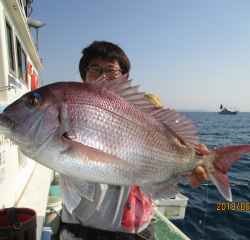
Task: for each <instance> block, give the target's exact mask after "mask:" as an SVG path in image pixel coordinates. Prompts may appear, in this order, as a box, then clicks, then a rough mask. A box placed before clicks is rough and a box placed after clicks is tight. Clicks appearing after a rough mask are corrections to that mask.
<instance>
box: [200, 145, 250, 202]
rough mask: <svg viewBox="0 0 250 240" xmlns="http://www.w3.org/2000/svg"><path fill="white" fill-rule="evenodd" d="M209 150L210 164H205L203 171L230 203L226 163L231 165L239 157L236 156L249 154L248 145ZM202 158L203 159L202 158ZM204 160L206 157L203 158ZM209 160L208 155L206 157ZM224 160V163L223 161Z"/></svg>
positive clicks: (249, 147) (249, 148) (230, 194)
mask: <svg viewBox="0 0 250 240" xmlns="http://www.w3.org/2000/svg"><path fill="white" fill-rule="evenodd" d="M210 150H211V158H212V161H213V162H212V164H213V167H212V168H211V162H208V161H206V162H205V171H206V174H207V176H208V177H209V179H210V180H211V181H212V182H213V183H214V185H215V186H216V187H217V188H218V190H219V191H220V192H221V194H222V195H223V196H224V197H225V198H226V199H227V200H228V201H230V202H231V201H232V193H231V188H230V185H229V181H228V177H227V170H228V169H229V168H230V167H231V164H229V163H228V162H226V161H229V162H231V163H234V162H236V161H237V160H238V159H240V158H241V156H239V155H237V154H245V153H247V152H250V145H239V146H229V147H221V148H213V149H210ZM203 158H204V157H203ZM205 158H206V157H205ZM207 158H210V155H208V156H207ZM225 160H226V161H225Z"/></svg>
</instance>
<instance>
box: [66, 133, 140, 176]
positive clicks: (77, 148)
mask: <svg viewBox="0 0 250 240" xmlns="http://www.w3.org/2000/svg"><path fill="white" fill-rule="evenodd" d="M62 140H63V142H64V143H65V144H66V145H67V147H68V148H67V150H66V151H73V152H77V153H78V154H79V155H82V156H84V157H86V158H88V160H90V161H96V162H103V163H112V164H120V165H123V166H126V167H129V168H131V169H132V170H134V171H136V172H138V173H139V174H140V175H142V174H141V172H140V171H138V170H137V169H136V168H135V167H134V166H132V165H131V164H129V163H127V162H125V161H123V160H122V159H120V158H119V157H117V156H115V155H113V154H110V153H106V152H104V151H102V150H99V149H96V148H93V147H89V146H87V145H84V144H82V143H79V142H75V141H72V140H71V139H69V138H67V137H66V136H64V135H62Z"/></svg>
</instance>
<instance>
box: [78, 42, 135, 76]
mask: <svg viewBox="0 0 250 240" xmlns="http://www.w3.org/2000/svg"><path fill="white" fill-rule="evenodd" d="M82 54H83V56H82V58H81V60H80V62H79V72H80V75H81V78H82V79H83V80H85V79H86V72H85V68H87V67H88V65H89V62H90V61H92V60H93V59H96V58H99V57H101V58H102V59H103V60H108V61H110V62H114V61H117V62H118V63H119V65H120V67H121V69H122V73H123V74H125V73H129V71H130V61H129V59H128V57H127V56H126V54H125V53H124V51H123V50H122V49H121V48H120V47H118V46H117V45H116V44H113V43H111V42H105V41H94V42H93V43H92V44H90V45H89V46H88V47H86V48H84V49H83V50H82Z"/></svg>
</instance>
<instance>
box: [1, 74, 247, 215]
mask: <svg viewBox="0 0 250 240" xmlns="http://www.w3.org/2000/svg"><path fill="white" fill-rule="evenodd" d="M130 85H131V81H126V76H122V77H119V78H118V79H116V80H113V81H106V80H105V79H97V80H96V81H95V82H94V83H93V84H84V83H74V82H61V83H54V84H51V85H47V86H44V87H41V88H39V89H37V90H34V91H31V92H29V93H27V94H25V95H24V96H22V97H21V98H20V99H19V100H17V101H16V102H14V103H13V104H11V105H10V106H8V107H7V108H6V109H5V110H4V112H3V113H2V114H0V122H1V128H0V130H1V131H2V132H3V133H4V134H5V135H6V136H8V137H9V138H10V139H11V140H12V141H13V142H15V143H16V144H17V145H18V146H19V147H20V149H21V151H22V152H23V153H24V154H25V155H26V156H28V157H30V158H32V159H34V160H35V161H37V162H39V163H41V164H43V165H45V166H47V167H49V168H51V169H53V170H55V171H57V172H59V173H61V176H60V187H61V192H62V196H63V199H64V202H65V204H66V206H67V208H68V209H69V211H73V209H74V208H75V207H76V206H77V205H78V203H79V201H80V197H82V196H84V197H86V198H88V199H90V200H91V199H92V198H93V193H94V183H106V184H112V185H120V186H139V187H140V188H141V189H142V191H143V192H144V193H145V195H146V196H150V197H152V198H155V199H161V198H170V197H173V196H174V195H176V194H177V193H178V192H180V191H181V188H180V187H178V186H177V184H178V183H186V182H187V178H185V177H183V175H187V174H189V173H190V170H192V169H194V168H195V167H197V166H198V165H201V166H203V167H204V168H205V170H206V172H207V175H208V176H209V178H210V179H211V180H212V181H213V182H214V183H215V185H216V186H217V187H218V188H219V190H220V191H221V193H222V194H223V195H224V196H225V197H226V198H227V199H228V200H231V199H232V197H231V191H230V187H229V183H228V179H227V176H226V171H227V169H228V168H229V167H230V166H231V165H230V164H229V163H227V162H226V161H224V160H227V161H230V162H235V161H236V160H238V159H239V158H240V156H238V155H236V154H244V153H246V152H249V151H250V146H248V145H243V146H233V147H226V148H218V149H212V150H211V151H212V154H210V155H209V156H201V155H200V154H199V153H198V150H197V149H198V148H199V141H198V139H197V138H198V137H197V136H196V135H195V133H196V132H197V131H196V130H195V128H194V125H193V124H192V123H191V121H190V120H188V119H186V118H185V116H181V115H180V114H179V113H176V112H175V111H174V110H170V109H162V108H156V107H155V106H154V105H153V104H151V102H150V99H145V98H144V97H143V95H144V93H139V92H138V91H137V89H138V87H131V86H130ZM72 198H73V199H72Z"/></svg>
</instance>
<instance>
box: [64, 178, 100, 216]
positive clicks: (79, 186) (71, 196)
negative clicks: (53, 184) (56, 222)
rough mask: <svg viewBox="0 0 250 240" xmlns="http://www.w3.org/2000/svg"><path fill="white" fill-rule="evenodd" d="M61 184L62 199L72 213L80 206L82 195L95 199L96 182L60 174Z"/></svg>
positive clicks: (91, 199)
mask: <svg viewBox="0 0 250 240" xmlns="http://www.w3.org/2000/svg"><path fill="white" fill-rule="evenodd" d="M59 186H60V193H61V196H62V201H63V203H64V204H65V206H66V208H67V209H68V211H69V212H70V213H72V212H73V210H74V209H75V208H76V207H77V206H78V204H79V203H80V201H81V198H82V197H85V198H86V199H88V200H90V201H93V196H94V191H95V183H91V182H84V181H80V180H78V179H74V178H71V177H68V176H66V175H64V174H59Z"/></svg>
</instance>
